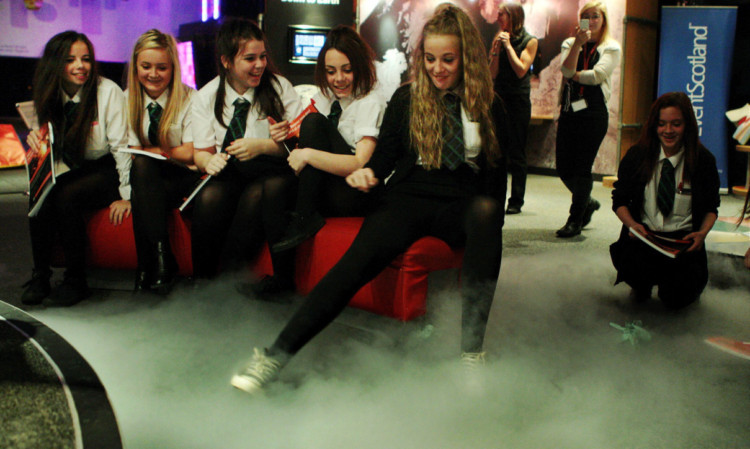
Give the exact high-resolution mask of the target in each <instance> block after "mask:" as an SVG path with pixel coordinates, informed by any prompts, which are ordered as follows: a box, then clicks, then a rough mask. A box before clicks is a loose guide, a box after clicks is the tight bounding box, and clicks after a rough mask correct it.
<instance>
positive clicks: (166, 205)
mask: <svg viewBox="0 0 750 449" xmlns="http://www.w3.org/2000/svg"><path fill="white" fill-rule="evenodd" d="M199 178H200V174H199V173H198V172H194V171H191V170H189V169H187V168H186V167H183V166H180V165H177V164H172V163H169V162H166V161H160V160H157V159H154V158H151V157H148V156H140V155H137V156H135V158H134V159H133V165H132V166H131V168H130V185H131V188H132V190H133V193H132V198H131V202H132V205H133V232H134V234H135V248H136V253H137V254H138V268H139V269H141V270H147V271H148V270H151V269H152V268H154V267H153V265H154V262H155V253H154V251H155V248H156V243H157V242H165V243H167V244H168V243H169V232H168V230H167V218H168V217H169V214H170V211H171V210H172V209H173V208H175V207H176V206H178V205H179V204H180V203H181V201H182V200H183V198H184V197H185V196H187V195H189V194H190V192H191V189H192V187H193V186H194V185H195V183H196V182H197V180H198V179H199Z"/></svg>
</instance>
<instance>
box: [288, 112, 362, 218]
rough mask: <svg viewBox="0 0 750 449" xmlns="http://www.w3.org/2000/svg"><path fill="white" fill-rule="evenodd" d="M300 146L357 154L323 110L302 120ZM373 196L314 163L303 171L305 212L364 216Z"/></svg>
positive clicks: (300, 193) (301, 208)
mask: <svg viewBox="0 0 750 449" xmlns="http://www.w3.org/2000/svg"><path fill="white" fill-rule="evenodd" d="M299 145H300V147H301V148H314V149H316V150H321V151H326V152H329V153H334V154H344V155H352V154H353V153H352V151H351V148H350V147H349V144H347V143H346V141H345V140H344V138H343V137H341V134H340V133H339V131H338V130H337V129H336V128H335V127H334V126H333V124H332V123H331V121H330V120H328V118H326V117H325V116H324V115H322V114H319V113H313V114H310V115H308V116H307V117H305V119H304V120H303V121H302V126H301V128H300V140H299ZM369 198H370V196H369V195H367V194H365V193H362V192H360V191H359V190H357V189H353V188H351V187H350V186H349V185H348V184H347V183H346V180H345V178H344V177H341V176H337V175H334V174H331V173H328V172H325V171H323V170H319V169H317V168H315V167H313V166H311V165H308V166H306V167H305V168H303V169H302V171H300V173H299V187H298V189H297V205H296V211H297V212H298V213H300V214H302V215H310V214H312V213H313V212H320V213H321V214H322V215H324V216H327V217H347V216H361V215H364V213H365V212H366V211H367V207H368V201H369Z"/></svg>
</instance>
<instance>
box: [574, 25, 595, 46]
mask: <svg viewBox="0 0 750 449" xmlns="http://www.w3.org/2000/svg"><path fill="white" fill-rule="evenodd" d="M589 39H591V30H582V29H581V28H580V27H576V40H575V42H574V45H578V46H579V47H583V44H585V43H586V42H588V41H589Z"/></svg>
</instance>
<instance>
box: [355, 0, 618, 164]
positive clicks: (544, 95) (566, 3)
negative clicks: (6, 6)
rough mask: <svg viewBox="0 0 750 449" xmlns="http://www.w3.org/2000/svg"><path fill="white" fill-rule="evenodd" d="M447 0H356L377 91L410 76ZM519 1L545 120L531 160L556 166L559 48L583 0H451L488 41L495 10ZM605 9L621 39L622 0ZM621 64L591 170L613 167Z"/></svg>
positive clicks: (536, 103) (534, 90)
mask: <svg viewBox="0 0 750 449" xmlns="http://www.w3.org/2000/svg"><path fill="white" fill-rule="evenodd" d="M444 1H445V0H360V1H358V2H357V5H358V16H359V23H360V26H359V32H360V34H361V35H362V37H363V38H364V39H365V40H366V41H367V42H369V43H370V44H371V45H372V47H373V50H375V54H376V62H375V67H376V69H377V76H378V82H379V88H380V92H381V94H382V95H383V96H384V97H385V98H390V97H391V95H392V94H393V92H394V91H395V90H396V89H397V88H398V86H399V85H401V83H403V82H405V81H407V80H408V79H409V72H408V70H409V62H410V60H411V57H412V53H413V51H414V48H415V47H416V45H417V44H418V41H419V38H420V33H421V30H422V27H423V26H424V23H425V22H426V21H427V20H428V18H429V16H430V15H431V14H432V12H433V11H434V9H435V7H436V6H437V5H438V4H440V3H443V2H444ZM506 2H508V3H519V4H520V5H521V6H522V7H523V10H524V14H525V20H524V27H525V28H526V30H527V31H528V32H529V33H530V34H531V35H533V36H535V37H537V38H538V39H539V52H540V57H539V58H538V59H537V60H535V62H534V64H535V66H534V67H533V70H532V73H533V74H534V76H533V77H532V79H531V103H532V115H533V116H536V117H541V118H542V119H543V120H544V124H545V126H544V127H543V129H542V130H539V129H537V131H538V132H537V134H536V135H534V136H532V137H531V138H532V139H537V140H534V141H530V142H529V145H530V147H533V149H534V150H533V151H530V152H529V153H528V155H527V157H528V161H529V164H530V165H532V166H534V167H542V168H554V159H555V158H554V133H555V128H554V126H550V125H551V124H552V123H553V117H554V116H555V115H556V113H557V111H558V109H559V107H558V97H559V92H560V82H561V79H562V74H561V72H560V64H561V62H560V49H561V46H562V43H563V41H564V40H565V39H566V38H568V37H570V36H573V34H574V31H575V28H576V25H577V24H578V9H579V8H580V7H581V6H582V5H583V4H584V3H585V1H584V0H545V1H539V0H499V1H498V0H476V1H474V0H450V3H453V4H455V5H457V6H459V7H460V8H462V9H464V10H465V11H466V12H467V13H468V14H469V16H470V17H471V19H472V21H473V22H474V24H475V25H476V26H477V28H478V29H479V32H480V33H481V35H482V38H483V40H484V43H485V46H489V44H490V43H491V42H492V39H493V37H494V36H495V34H496V33H497V31H498V26H497V13H498V10H499V5H501V4H502V3H506ZM605 3H606V4H607V8H608V10H609V19H610V22H609V28H610V34H611V35H612V36H613V37H614V38H615V39H616V40H617V41H618V42H621V41H622V21H623V17H624V16H625V2H624V1H617V0H609V1H606V2H605ZM619 83H620V69H619V68H617V69H616V70H615V72H614V73H613V74H612V86H613V89H612V97H611V98H610V101H609V110H610V128H609V131H608V132H607V137H606V138H605V140H604V143H603V144H602V147H601V149H600V151H599V156H598V157H597V160H596V162H595V165H594V170H595V173H606V174H611V173H615V172H616V171H617V161H618V160H619V151H618V148H617V117H618V111H619V108H620V89H619Z"/></svg>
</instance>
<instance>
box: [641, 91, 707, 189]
mask: <svg viewBox="0 0 750 449" xmlns="http://www.w3.org/2000/svg"><path fill="white" fill-rule="evenodd" d="M668 107H675V108H677V109H679V110H680V112H681V113H682V119H683V120H684V122H685V132H684V134H683V136H682V145H683V146H684V147H685V170H684V171H683V177H684V178H685V179H687V180H689V179H690V178H691V176H692V174H693V173H694V170H695V165H696V160H697V158H698V149H699V148H705V147H704V146H703V144H702V143H701V141H700V139H699V138H698V133H699V130H698V121H697V120H696V119H695V112H693V105H692V103H691V102H690V99H689V98H688V96H687V95H685V93H684V92H668V93H665V94H664V95H662V96H660V97H659V98H657V99H656V101H654V103H653V104H652V105H651V109H650V110H649V114H648V120H647V121H646V126H644V127H643V131H642V132H641V138H640V139H639V140H638V143H637V145H638V146H640V147H643V148H646V149H648V152H647V156H646V158H645V159H644V160H643V161H642V162H641V166H640V167H639V168H638V173H639V174H640V176H641V181H646V182H647V181H648V180H649V179H651V177H652V176H653V172H654V169H655V168H656V163H657V162H658V160H659V154H660V151H661V141H660V140H659V136H658V134H657V131H656V128H657V127H658V126H659V115H660V113H661V110H662V109H664V108H668Z"/></svg>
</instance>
